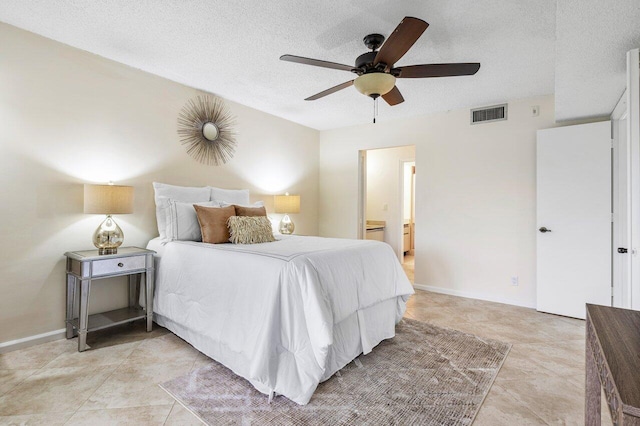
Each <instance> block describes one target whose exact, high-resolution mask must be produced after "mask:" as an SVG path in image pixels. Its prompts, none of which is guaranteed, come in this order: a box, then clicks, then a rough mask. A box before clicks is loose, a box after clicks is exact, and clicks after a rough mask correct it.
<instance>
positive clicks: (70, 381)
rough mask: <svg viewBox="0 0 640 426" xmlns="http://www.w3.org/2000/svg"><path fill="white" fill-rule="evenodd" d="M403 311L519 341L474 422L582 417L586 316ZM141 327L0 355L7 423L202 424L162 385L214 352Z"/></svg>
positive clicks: (482, 308) (435, 308) (497, 309)
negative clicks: (82, 344)
mask: <svg viewBox="0 0 640 426" xmlns="http://www.w3.org/2000/svg"><path fill="white" fill-rule="evenodd" d="M406 316H407V317H410V318H414V319H417V320H422V321H428V322H431V323H434V324H437V325H440V326H445V327H451V328H454V329H458V330H462V331H464V332H469V333H474V334H476V335H479V336H484V337H488V338H494V339H500V340H503V341H507V342H510V343H512V344H513V347H512V349H511V352H510V354H509V356H508V357H507V359H506V361H505V363H504V366H503V367H502V370H501V371H500V373H499V375H498V377H497V379H496V381H495V383H494V385H493V387H492V388H491V391H490V392H489V394H488V396H487V398H486V400H485V402H484V404H483V406H482V408H481V409H480V413H479V414H478V417H477V419H476V422H475V425H478V426H480V425H491V426H498V425H509V426H512V425H547V424H553V425H556V424H567V425H580V424H583V423H584V421H583V405H584V402H583V400H584V322H583V321H579V320H573V319H569V318H564V317H558V316H553V315H546V314H541V313H537V312H536V311H534V310H532V309H526V308H519V307H514V306H509V305H501V304H497V303H490V302H483V301H478V300H473V299H465V298H460V297H453V296H446V295H441V294H436V293H430V292H424V291H417V292H416V295H415V296H414V297H412V298H411V299H410V301H409V305H408V310H407V314H406ZM143 327H144V324H143V323H141V322H140V323H136V324H130V325H125V326H121V327H118V328H113V329H110V330H105V331H102V332H97V333H93V334H90V335H89V345H90V346H91V347H92V349H91V350H89V351H87V352H84V353H78V352H77V351H76V349H77V343H76V339H73V340H69V341H67V340H58V341H54V342H50V343H45V344H42V345H38V346H33V347H30V348H27V349H22V350H18V351H14V352H10V353H6V354H2V355H0V425H22V424H29V425H32V424H33V425H63V424H64V425H86V424H90V425H91V426H98V425H113V424H131V425H147V424H148V425H185V426H188V425H192V424H193V425H197V424H200V422H199V421H198V419H196V418H195V417H194V416H193V415H191V414H190V413H189V412H188V411H187V410H185V409H184V408H182V407H181V406H180V405H179V404H178V403H176V402H175V401H174V400H173V399H172V398H171V397H170V396H169V395H168V394H167V393H165V392H164V391H163V390H162V389H160V388H159V387H158V386H157V384H158V383H161V382H164V381H167V380H170V379H172V378H174V377H178V376H180V375H183V374H185V373H187V372H188V371H190V370H192V369H194V368H198V367H199V366H201V365H204V364H205V363H206V362H207V358H206V357H204V356H203V355H201V354H200V353H199V352H197V351H196V350H195V349H193V348H192V347H191V346H190V345H188V344H187V343H185V342H183V341H182V340H180V339H179V338H177V337H176V336H174V335H173V334H171V333H169V332H168V331H166V330H164V329H162V328H160V327H156V328H155V330H154V331H153V332H152V333H145V332H144V328H143ZM605 410H606V408H605ZM603 417H604V418H605V419H607V420H606V421H605V422H604V423H603V424H610V423H607V421H608V414H606V412H605V415H604V416H603Z"/></svg>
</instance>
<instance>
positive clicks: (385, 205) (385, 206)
mask: <svg viewBox="0 0 640 426" xmlns="http://www.w3.org/2000/svg"><path fill="white" fill-rule="evenodd" d="M382 210H384V211H385V212H386V211H387V210H389V204H383V205H382Z"/></svg>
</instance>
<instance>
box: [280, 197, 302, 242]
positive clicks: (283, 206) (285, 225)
mask: <svg viewBox="0 0 640 426" xmlns="http://www.w3.org/2000/svg"><path fill="white" fill-rule="evenodd" d="M275 209H276V213H284V217H283V218H282V220H281V221H280V233H281V234H293V230H294V229H295V225H294V224H293V221H292V220H291V218H290V217H289V214H293V213H300V196H299V195H289V193H288V192H287V193H285V194H284V195H276V196H275Z"/></svg>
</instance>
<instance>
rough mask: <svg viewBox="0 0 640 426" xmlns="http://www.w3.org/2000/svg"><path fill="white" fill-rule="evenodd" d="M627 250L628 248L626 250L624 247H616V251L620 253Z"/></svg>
mask: <svg viewBox="0 0 640 426" xmlns="http://www.w3.org/2000/svg"><path fill="white" fill-rule="evenodd" d="M628 252H629V250H627V249H626V248H624V247H618V253H620V254H624V253H628Z"/></svg>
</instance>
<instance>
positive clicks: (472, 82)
mask: <svg viewBox="0 0 640 426" xmlns="http://www.w3.org/2000/svg"><path fill="white" fill-rule="evenodd" d="M558 1H561V2H565V1H566V2H567V4H569V6H567V7H566V8H565V7H559V8H558V9H559V10H560V12H561V13H560V15H559V16H561V17H562V18H563V20H564V21H567V22H568V23H567V25H568V27H567V28H564V27H563V29H562V31H560V29H559V31H558V33H559V35H560V36H561V37H567V40H569V38H570V37H573V39H575V38H579V37H580V36H579V35H576V34H573V33H572V26H573V25H575V26H577V27H580V28H582V26H584V25H587V24H588V23H585V22H583V21H581V19H580V16H582V15H585V14H586V15H588V16H589V17H590V19H591V18H593V17H592V16H591V15H592V14H591V13H586V12H585V13H581V12H579V13H577V12H576V11H575V10H573V11H572V9H571V7H572V6H571V4H578V3H580V4H582V3H585V2H583V1H581V0H558ZM587 1H588V2H589V3H590V2H591V0H587ZM637 2H638V0H626V1H622V3H637ZM601 3H603V4H609V3H615V2H601ZM581 8H582V7H578V9H581ZM605 9H606V8H605ZM594 13H596V12H594ZM404 16H415V17H418V18H421V19H424V20H426V21H427V22H429V23H430V27H429V28H428V29H427V31H426V32H425V33H424V34H423V36H422V37H421V38H420V39H419V40H418V42H417V43H416V44H415V45H414V47H413V48H412V50H411V51H410V52H409V53H408V54H407V55H405V57H404V58H402V59H401V60H400V62H398V65H399V66H401V65H409V64H417V63H438V62H481V63H482V68H480V71H479V72H478V74H476V75H475V76H470V77H450V78H438V79H422V80H418V79H405V80H399V81H398V87H399V89H400V90H401V91H402V93H403V95H404V98H405V102H404V103H403V104H400V105H398V106H395V107H389V106H387V105H386V104H384V103H383V102H381V103H380V108H379V117H378V120H379V121H380V122H382V121H386V120H390V119H393V118H397V117H406V116H415V115H421V114H427V113H430V112H436V111H444V110H449V109H454V108H460V107H469V106H479V105H490V104H494V103H498V102H503V101H505V100H509V99H518V98H525V97H530V96H536V95H542V94H550V93H554V91H555V92H557V94H558V95H559V94H560V93H562V90H564V87H565V86H567V87H568V86H571V87H572V88H573V87H574V86H575V84H574V83H575V82H571V81H570V80H571V76H566V75H565V76H562V75H556V72H555V69H556V62H557V63H558V67H559V69H561V70H569V71H571V70H573V69H575V66H574V65H575V63H576V62H578V63H582V62H584V60H585V59H584V57H583V56H581V54H579V53H577V54H575V55H573V56H575V57H576V58H575V59H573V60H571V59H568V60H565V59H564V58H563V60H562V61H556V57H555V56H556V55H555V49H556V1H555V0H535V1H527V2H525V1H521V0H510V1H506V0H465V1H461V0H453V1H442V0H433V1H424V0H405V1H402V2H400V1H398V0H349V1H344V0H326V1H313V2H312V1H300V0H277V1H265V2H255V1H254V2H249V1H211V0H209V1H207V0H190V1H178V0H174V1H158V0H137V1H131V0H95V1H91V2H87V1H82V0H76V1H71V0H67V1H63V0H20V1H5V2H0V21H3V22H6V23H9V24H11V25H15V26H17V27H20V28H24V29H26V30H29V31H32V32H35V33H37V34H41V35H43V36H45V37H48V38H51V39H54V40H57V41H60V42H63V43H66V44H69V45H71V46H75V47H78V48H80V49H84V50H87V51H89V52H93V53H96V54H98V55H101V56H103V57H106V58H109V59H112V60H115V61H118V62H122V63H125V64H128V65H130V66H133V67H136V68H139V69H142V70H145V71H148V72H150V73H153V74H157V75H160V76H163V77H166V78H169V79H171V80H174V81H177V82H180V83H184V84H187V85H189V86H193V87H197V88H200V89H203V90H206V91H209V92H212V93H215V94H218V95H220V96H222V97H224V98H227V99H231V100H233V101H236V102H239V103H242V104H245V105H248V106H251V107H254V108H256V109H259V110H262V111H266V112H268V113H271V114H274V115H277V116H280V117H283V118H286V119H289V120H291V121H294V122H297V123H300V124H303V125H306V126H309V127H313V128H316V129H329V128H336V127H343V126H348V125H353V124H360V123H366V122H370V121H371V118H372V109H373V102H372V101H371V100H370V99H369V98H366V97H365V96H363V95H361V94H359V93H358V92H357V91H356V90H355V89H354V88H348V89H346V90H343V91H341V92H338V93H336V94H333V95H330V96H328V97H326V98H323V99H321V100H317V101H312V102H308V101H304V100H303V99H304V98H306V97H308V96H310V95H312V94H315V93H317V92H319V91H321V90H324V89H326V88H329V87H331V86H334V85H336V84H339V83H342V82H345V81H347V80H350V79H352V78H353V74H351V73H349V72H344V71H336V70H327V69H322V68H316V67H310V66H305V65H299V64H293V63H286V62H282V61H279V60H278V58H279V57H280V55H282V54H285V53H289V54H294V55H300V56H307V57H313V58H318V59H324V60H329V61H333V62H339V63H345V64H352V63H353V61H354V60H355V58H356V56H358V55H359V54H361V53H364V52H365V51H366V48H365V46H364V45H363V44H362V37H364V36H365V35H367V34H369V33H373V32H379V33H382V34H384V35H385V36H388V35H389V33H390V32H391V31H392V30H393V29H394V28H395V27H396V25H397V24H398V23H399V22H400V21H401V20H402V18H403V17H404ZM564 21H563V22H564ZM576 21H577V22H576ZM637 22H638V20H636V21H635V22H634V24H636V23H637ZM565 33H569V35H566V34H565ZM598 37H599V35H598V34H596V35H593V36H592V37H591V38H590V39H589V41H590V42H597V38H598ZM573 39H571V41H569V42H565V43H564V44H562V43H558V45H559V46H565V49H564V50H567V49H566V46H567V45H571V43H572V42H573ZM592 39H593V40H592ZM583 45H584V43H583ZM608 48H611V46H608ZM564 50H562V51H563V52H564ZM568 50H571V49H570V48H569V49H568ZM581 61H582V62H581ZM572 67H573V68H572ZM617 68H619V67H618V66H617V65H616V70H617ZM569 71H566V72H569ZM567 80H569V82H567ZM554 83H555V86H554ZM565 94H566V93H565ZM569 95H571V93H569ZM617 96H619V93H618V94H615V95H614V97H617ZM565 98H566V96H564V95H563V97H560V99H565ZM569 98H570V96H569ZM566 103H567V109H566V111H565V110H564V109H563V116H565V115H566V116H567V117H569V116H571V115H572V114H574V112H572V110H571V108H570V107H571V105H570V104H571V102H570V101H566ZM562 105H563V108H564V104H562ZM579 106H580V107H584V111H585V112H583V111H582V110H581V111H580V113H581V114H584V115H594V113H593V111H595V110H594V109H590V108H589V105H588V104H586V105H585V104H584V103H583V102H582V101H581V102H580V105H579ZM606 107H607V108H609V111H610V110H611V106H610V105H607V106H606ZM605 109H606V108H605ZM598 113H599V111H596V114H598ZM574 115H575V114H574Z"/></svg>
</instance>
